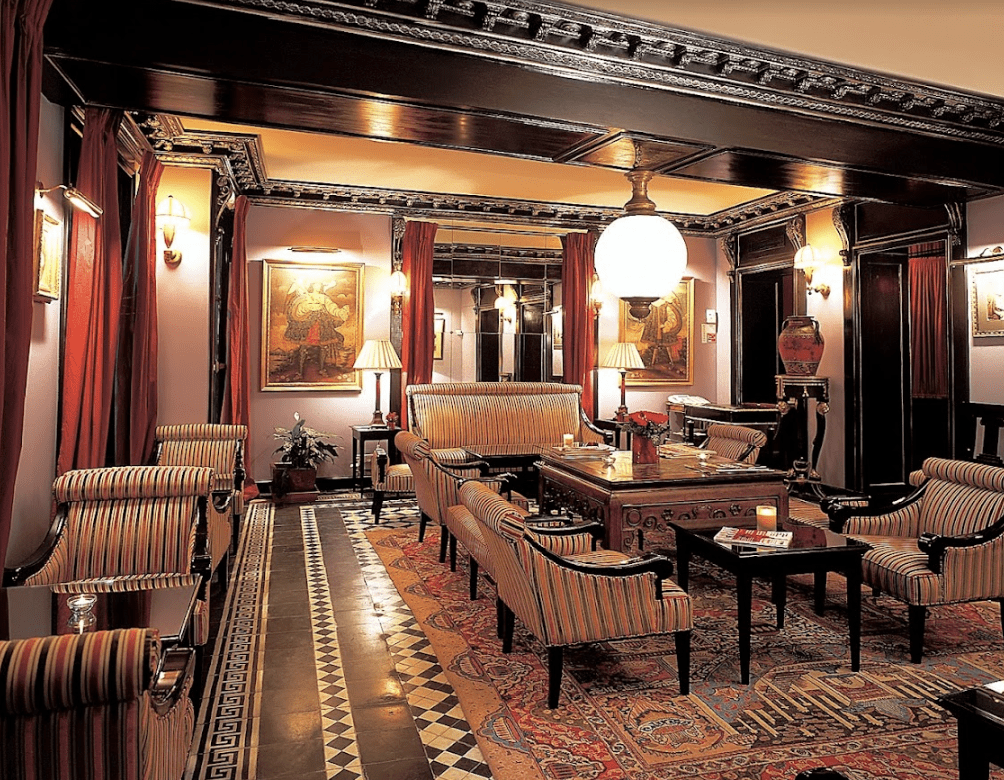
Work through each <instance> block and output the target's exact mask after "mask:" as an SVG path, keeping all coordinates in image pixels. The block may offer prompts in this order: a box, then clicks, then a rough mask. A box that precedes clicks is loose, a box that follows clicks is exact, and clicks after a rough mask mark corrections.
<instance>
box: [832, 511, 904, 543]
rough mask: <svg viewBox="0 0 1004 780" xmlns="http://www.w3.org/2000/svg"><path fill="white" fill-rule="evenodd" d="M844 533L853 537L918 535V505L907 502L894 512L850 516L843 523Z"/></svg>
mask: <svg viewBox="0 0 1004 780" xmlns="http://www.w3.org/2000/svg"><path fill="white" fill-rule="evenodd" d="M844 534H846V535H847V536H853V537H855V538H857V537H859V536H861V535H862V534H866V535H868V536H909V537H912V538H913V539H916V538H917V537H918V536H920V505H919V504H917V503H913V504H907V505H906V506H904V507H903V508H901V509H897V510H896V511H895V512H888V513H887V514H884V515H875V516H873V517H866V516H851V517H849V518H847V523H846V524H845V525H844Z"/></svg>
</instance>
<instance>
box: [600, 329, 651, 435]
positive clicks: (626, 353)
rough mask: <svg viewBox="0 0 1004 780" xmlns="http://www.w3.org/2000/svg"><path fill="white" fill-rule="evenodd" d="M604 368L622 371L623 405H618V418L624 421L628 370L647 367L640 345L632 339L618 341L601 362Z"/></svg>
mask: <svg viewBox="0 0 1004 780" xmlns="http://www.w3.org/2000/svg"><path fill="white" fill-rule="evenodd" d="M600 365H601V366H602V367H603V368H616V369H618V370H619V371H620V372H621V405H620V406H618V407H617V420H618V421H623V420H624V418H625V417H626V416H627V410H628V408H627V403H626V401H625V398H626V396H625V393H626V384H627V372H628V371H630V370H632V369H639V368H645V364H644V363H643V362H642V359H641V355H640V354H639V353H638V347H637V346H636V345H635V344H634V342H631V341H618V342H617V343H616V344H614V345H613V346H612V347H610V351H609V352H608V353H607V356H606V357H605V358H604V359H603V362H602V363H600Z"/></svg>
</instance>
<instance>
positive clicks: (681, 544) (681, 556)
mask: <svg viewBox="0 0 1004 780" xmlns="http://www.w3.org/2000/svg"><path fill="white" fill-rule="evenodd" d="M689 580H690V545H689V544H688V543H687V535H686V534H681V533H678V534H677V535H676V584H677V585H679V586H680V587H681V588H683V589H684V590H687V585H688V583H689Z"/></svg>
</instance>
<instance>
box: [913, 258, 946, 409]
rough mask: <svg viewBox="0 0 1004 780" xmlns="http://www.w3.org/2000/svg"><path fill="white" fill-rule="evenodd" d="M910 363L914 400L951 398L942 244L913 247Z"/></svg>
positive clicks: (944, 267) (944, 268) (944, 265)
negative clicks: (949, 396)
mask: <svg viewBox="0 0 1004 780" xmlns="http://www.w3.org/2000/svg"><path fill="white" fill-rule="evenodd" d="M909 268H910V352H911V354H910V363H911V366H912V370H913V396H914V398H947V397H948V290H947V281H946V274H947V270H946V264H945V249H944V246H943V244H941V243H940V242H938V243H935V244H933V245H928V244H920V245H917V246H912V247H910V263H909Z"/></svg>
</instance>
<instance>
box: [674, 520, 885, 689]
mask: <svg viewBox="0 0 1004 780" xmlns="http://www.w3.org/2000/svg"><path fill="white" fill-rule="evenodd" d="M670 525H671V526H672V527H673V529H674V530H675V531H676V564H677V570H676V581H677V583H678V584H679V586H680V587H681V588H683V589H684V590H687V588H688V586H689V580H690V558H691V556H692V555H699V556H701V557H702V558H704V559H705V560H708V561H710V562H711V563H713V564H715V565H716V566H719V567H721V568H722V569H725V570H726V571H728V572H731V573H732V574H734V575H735V577H736V598H737V601H738V622H739V672H740V677H741V679H742V682H743V684H744V685H745V684H748V683H749V681H750V628H751V622H752V605H753V579H754V578H758V579H766V580H770V581H771V582H772V583H773V586H774V602H775V604H776V605H777V627H778V628H779V629H782V628H784V607H785V604H786V601H787V587H786V581H785V578H786V577H787V576H788V575H789V574H812V575H814V577H815V602H816V603H815V608H816V612H818V613H822V611H823V600H824V595H825V589H826V573H827V572H831V571H836V572H841V573H842V574H843V575H844V576H845V577H846V578H847V624H848V634H849V637H850V645H851V670H852V671H855V672H856V671H858V670H859V669H860V667H861V557H862V556H863V555H864V554H865V553H866V552H867V551H868V550H869V549H870V548H869V547H868V545H867V544H864V543H862V542H857V541H854V540H852V539H849V538H847V537H845V536H842V535H840V534H836V533H833V532H832V531H826V530H824V529H822V528H816V527H815V526H810V525H804V524H802V523H798V522H795V521H792V520H789V521H788V522H786V523H783V524H782V525H781V527H780V528H779V530H782V531H791V532H792V533H793V534H794V536H793V538H792V542H791V546H790V547H786V548H765V547H744V546H735V545H728V544H721V543H719V542H716V541H715V540H714V536H715V534H716V533H717V532H718V531H719V530H720V527H719V528H696V529H695V528H689V527H687V526H686V525H682V524H676V523H670Z"/></svg>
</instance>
